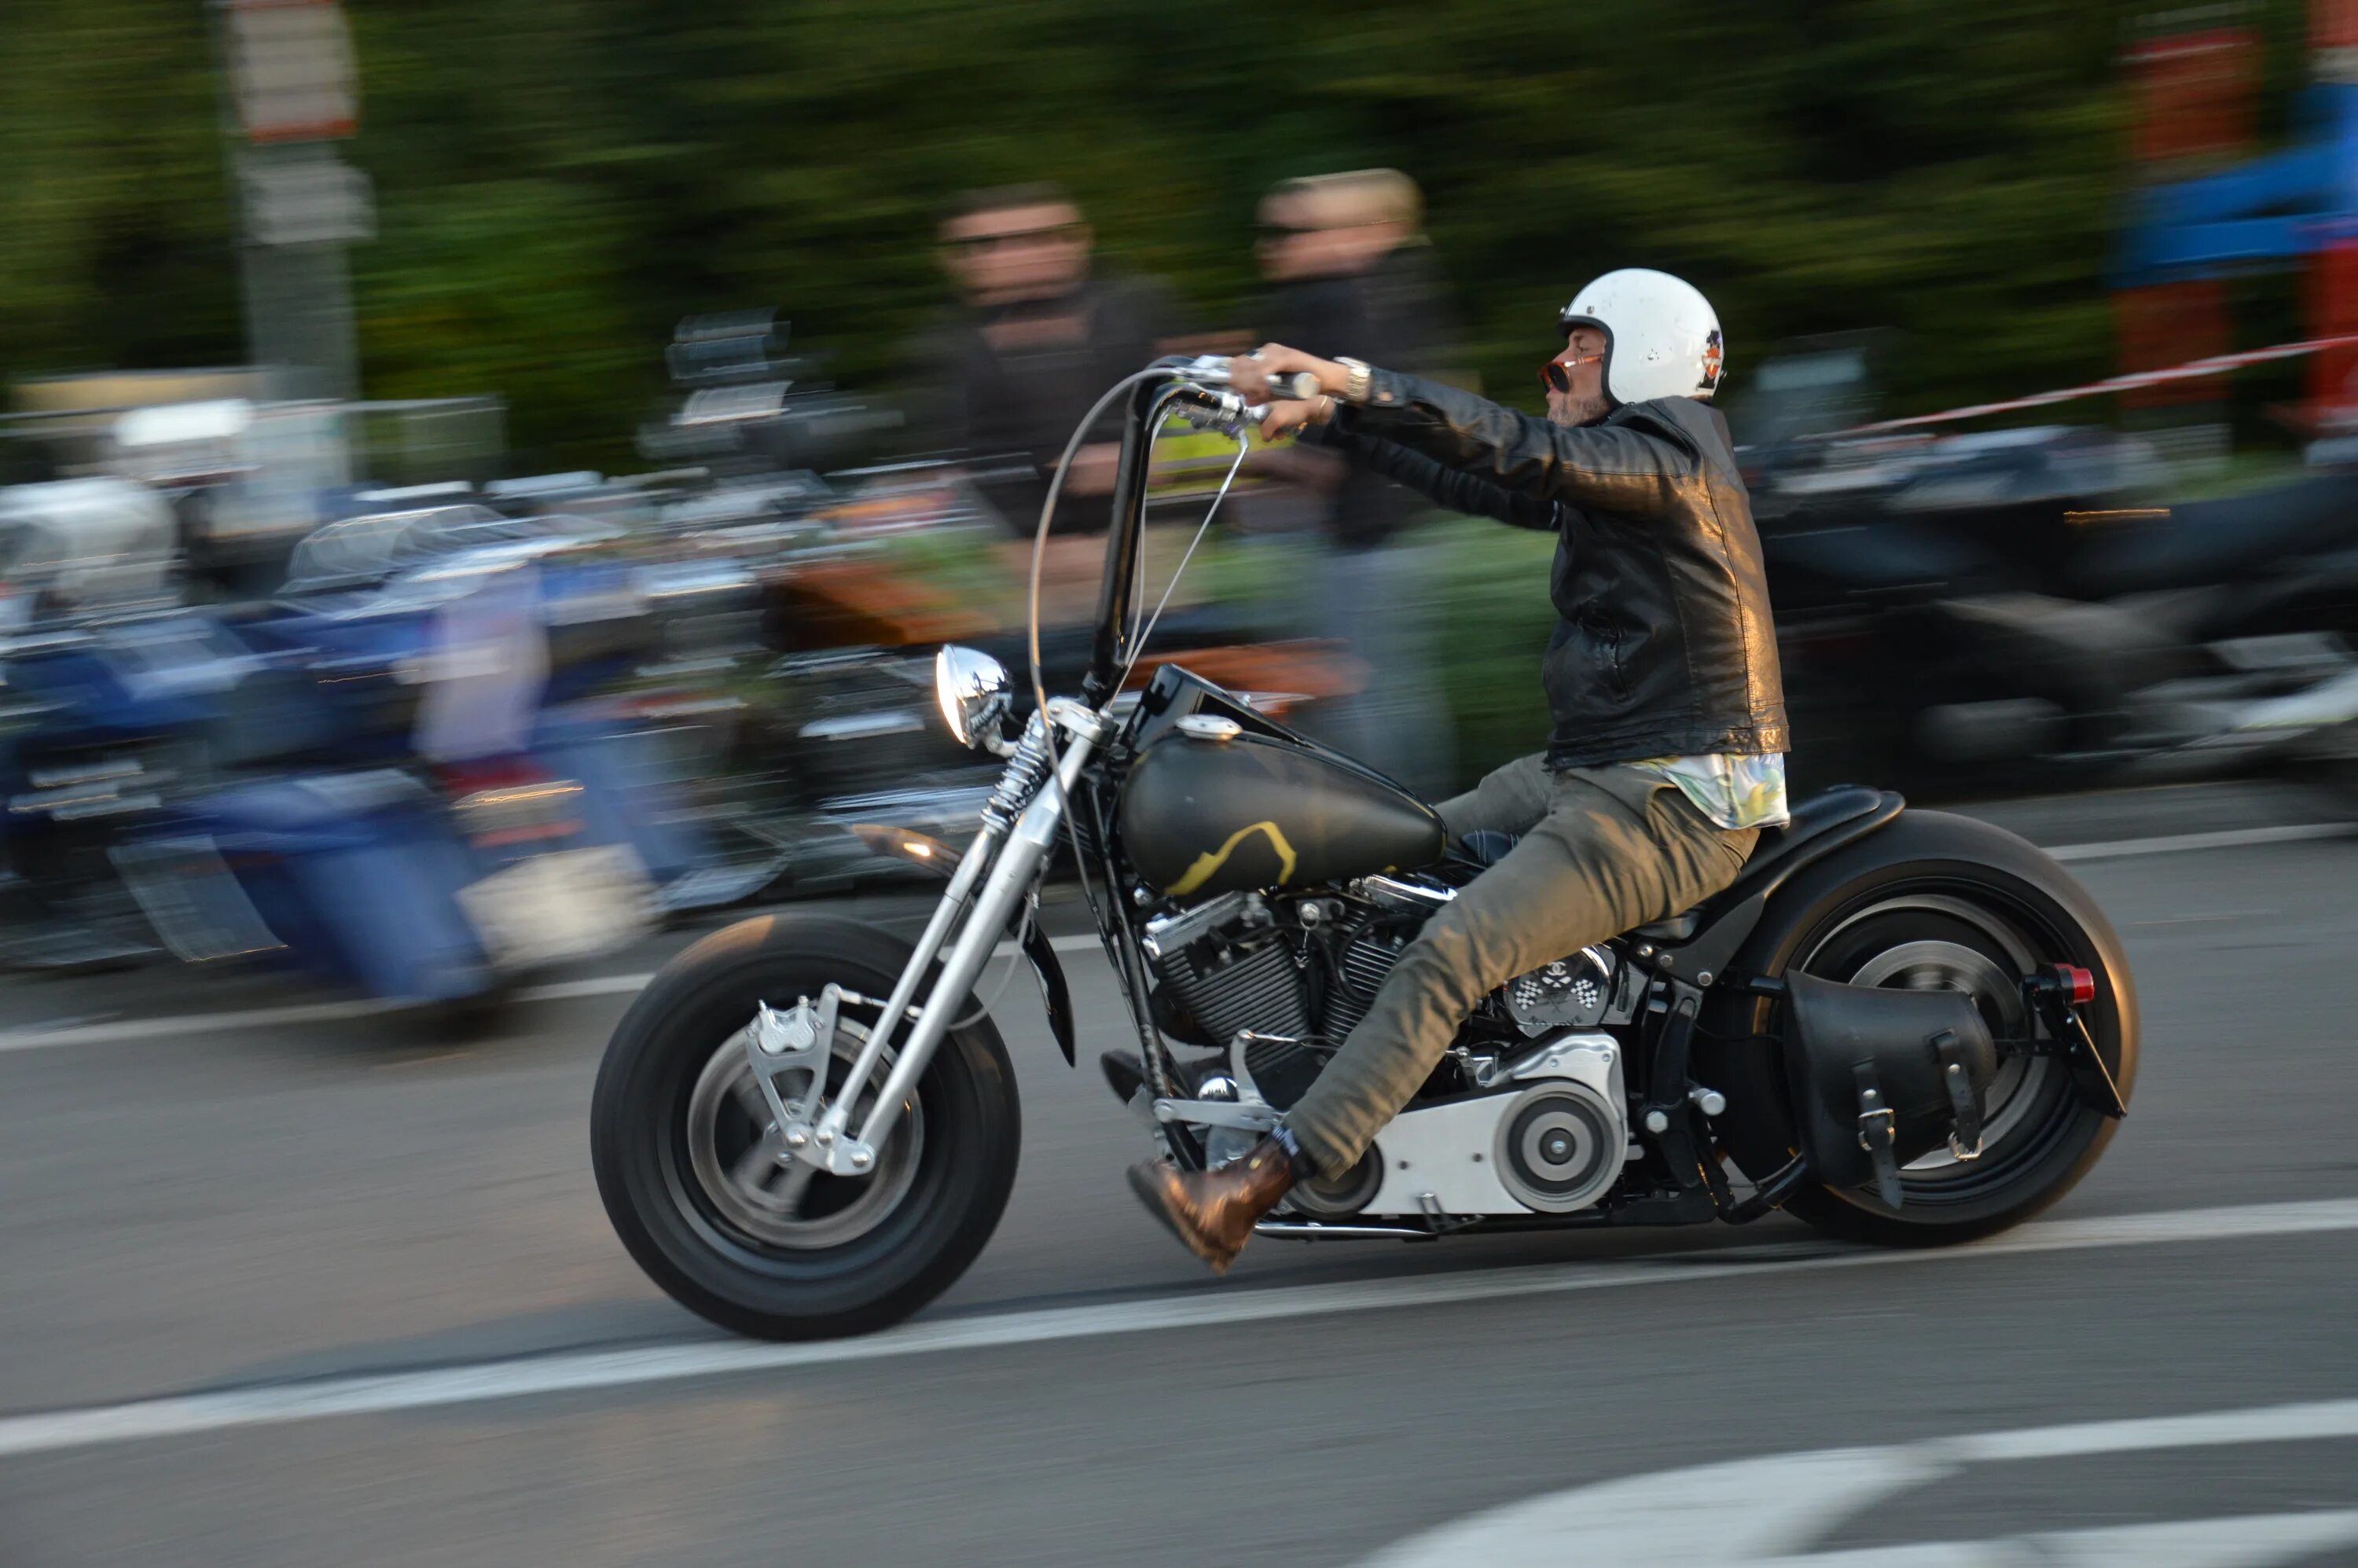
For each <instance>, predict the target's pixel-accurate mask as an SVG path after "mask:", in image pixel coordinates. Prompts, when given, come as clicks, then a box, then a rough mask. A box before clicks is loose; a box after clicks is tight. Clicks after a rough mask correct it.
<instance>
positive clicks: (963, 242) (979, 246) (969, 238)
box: [950, 223, 1081, 253]
mask: <svg viewBox="0 0 2358 1568" xmlns="http://www.w3.org/2000/svg"><path fill="white" fill-rule="evenodd" d="M1080 230H1081V225H1080V224H1078V223H1055V224H1051V225H1050V226H1048V227H1047V228H1044V229H1015V230H1011V231H1010V232H1007V233H1003V234H965V235H961V236H959V237H958V238H957V239H955V240H952V241H951V242H950V243H951V244H953V245H955V246H956V247H957V249H959V250H961V251H966V252H968V253H975V252H981V251H995V250H999V249H1001V248H1003V247H1005V246H1009V245H1034V244H1039V243H1043V242H1045V241H1056V240H1069V239H1071V238H1072V237H1073V236H1074V235H1075V234H1077V233H1078V232H1080Z"/></svg>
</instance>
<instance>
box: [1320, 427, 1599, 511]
mask: <svg viewBox="0 0 2358 1568" xmlns="http://www.w3.org/2000/svg"><path fill="white" fill-rule="evenodd" d="M1300 438H1301V440H1302V441H1303V444H1304V445H1306V446H1314V447H1323V448H1325V449H1326V450H1328V451H1330V452H1335V453H1337V454H1339V455H1340V456H1342V457H1345V458H1347V459H1348V460H1351V461H1352V462H1354V463H1357V465H1359V466H1360V467H1361V468H1364V469H1367V470H1368V471H1370V472H1372V473H1379V474H1381V475H1382V476H1383V477H1384V478H1386V479H1388V480H1390V481H1392V482H1393V483H1395V484H1401V485H1405V486H1407V487H1408V488H1409V489H1411V490H1412V491H1415V492H1417V493H1418V494H1420V495H1422V496H1425V497H1427V498H1428V499H1430V500H1432V501H1433V502H1435V503H1438V504H1440V505H1441V506H1444V507H1446V508H1447V509H1448V510H1450V511H1452V512H1462V513H1464V514H1466V515H1467V516H1469V517H1495V518H1497V519H1498V521H1499V522H1501V523H1509V524H1513V525H1514V526H1516V527H1518V528H1537V529H1541V530H1552V529H1553V528H1554V527H1555V525H1556V523H1555V507H1554V506H1553V504H1552V503H1548V502H1545V501H1539V500H1535V499H1533V498H1532V497H1531V496H1528V495H1518V494H1516V493H1515V492H1513V491H1510V490H1505V489H1502V488H1500V487H1499V486H1498V485H1496V484H1493V483H1491V482H1490V481H1488V480H1487V479H1483V478H1480V477H1479V476H1477V475H1475V474H1470V473H1466V472H1463V471H1462V470H1457V469H1453V468H1448V467H1445V466H1444V465H1443V464H1441V463H1438V462H1435V461H1434V460H1433V459H1431V458H1428V457H1426V456H1425V455H1424V454H1423V453H1422V452H1417V451H1412V450H1411V449H1408V448H1407V447H1403V446H1401V445H1400V444H1399V443H1398V442H1396V441H1388V440H1385V439H1384V438H1381V437H1380V436H1372V435H1357V434H1353V433H1352V432H1350V431H1347V430H1344V429H1341V428H1338V427H1336V425H1334V424H1325V425H1308V426H1304V427H1303V428H1302V430H1301V432H1300Z"/></svg>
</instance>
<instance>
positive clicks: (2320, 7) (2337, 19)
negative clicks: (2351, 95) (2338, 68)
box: [2309, 0, 2358, 81]
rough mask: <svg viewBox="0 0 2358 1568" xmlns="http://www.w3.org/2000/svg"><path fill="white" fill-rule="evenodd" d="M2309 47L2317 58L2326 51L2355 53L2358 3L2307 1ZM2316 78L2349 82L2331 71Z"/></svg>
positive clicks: (2357, 1)
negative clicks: (2317, 55)
mask: <svg viewBox="0 0 2358 1568" xmlns="http://www.w3.org/2000/svg"><path fill="white" fill-rule="evenodd" d="M2309 49H2311V50H2313V51H2314V52H2316V53H2318V54H2320V55H2322V54H2324V53H2325V52H2326V51H2328V50H2329V49H2358V0H2309ZM2319 63H2320V65H2324V64H2326V63H2327V62H2325V61H2322V60H2320V62H2319ZM2320 75H2323V76H2325V77H2326V79H2327V80H2328V81H2348V80H2349V78H2348V77H2340V76H2334V75H2333V74H2331V71H2320Z"/></svg>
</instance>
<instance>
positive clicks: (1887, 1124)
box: [1851, 1062, 1904, 1208]
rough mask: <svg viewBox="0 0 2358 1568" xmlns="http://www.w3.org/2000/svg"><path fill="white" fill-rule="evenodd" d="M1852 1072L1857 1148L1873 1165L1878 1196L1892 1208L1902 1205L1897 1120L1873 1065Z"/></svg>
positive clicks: (1863, 1064)
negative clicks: (1855, 1090)
mask: <svg viewBox="0 0 2358 1568" xmlns="http://www.w3.org/2000/svg"><path fill="white" fill-rule="evenodd" d="M1851 1072H1852V1075H1853V1076H1854V1077H1855V1079H1856V1081H1857V1083H1858V1146H1859V1147H1860V1148H1861V1149H1864V1150H1866V1157H1867V1158H1868V1159H1869V1160H1871V1161H1873V1162H1874V1164H1875V1187H1876V1193H1877V1196H1879V1197H1881V1198H1882V1199H1883V1201H1884V1202H1885V1203H1887V1204H1889V1205H1890V1206H1892V1207H1893V1208H1898V1206H1900V1204H1901V1202H1902V1201H1904V1200H1903V1197H1902V1195H1901V1193H1900V1191H1899V1162H1898V1160H1897V1159H1895V1158H1894V1157H1893V1156H1892V1150H1893V1149H1895V1148H1897V1147H1898V1143H1899V1118H1898V1113H1897V1112H1895V1111H1894V1110H1893V1109H1892V1108H1891V1107H1890V1105H1889V1104H1887V1102H1886V1101H1885V1099H1884V1098H1883V1087H1882V1085H1881V1084H1880V1083H1878V1082H1877V1078H1876V1074H1875V1064H1874V1063H1872V1062H1855V1063H1853V1064H1852V1065H1851Z"/></svg>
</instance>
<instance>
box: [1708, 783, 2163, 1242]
mask: <svg viewBox="0 0 2358 1568" xmlns="http://www.w3.org/2000/svg"><path fill="white" fill-rule="evenodd" d="M1977 924H1984V925H1985V929H1986V930H1990V931H1997V932H2002V933H2004V934H2005V935H2003V936H2001V937H2000V938H1998V939H1996V940H1993V941H1991V942H1989V943H1987V944H1985V946H1986V947H1987V948H1988V949H1989V950H1990V951H1991V954H1992V956H1993V957H1996V958H1998V961H1999V967H2000V968H2010V967H2012V965H2011V964H2010V963H2009V962H2008V961H2007V960H2006V958H2005V957H2004V956H2003V949H2004V948H2005V947H2007V946H2016V947H2019V948H2022V949H2027V950H2028V956H2029V957H2030V958H2031V960H2032V961H2033V962H2034V963H2039V964H2044V963H2054V962H2068V963H2072V964H2077V965H2079V966H2080V967H2082V968H2086V969H2090V970H2093V972H2094V974H2095V976H2096V1000H2095V1001H2094V1002H2093V1004H2092V1005H2091V1006H2088V1007H2085V1008H2082V1010H2081V1014H2082V1018H2083V1019H2085V1020H2086V1022H2087V1023H2088V1025H2089V1029H2090V1032H2091V1033H2092V1034H2093V1037H2094V1039H2095V1041H2096V1044H2097V1049H2098V1051H2099V1053H2100V1054H2102V1055H2103V1056H2104V1061H2105V1064H2106V1065H2107V1066H2109V1067H2110V1068H2111V1070H2112V1074H2113V1079H2114V1082H2115V1084H2117V1085H2118V1086H2119V1088H2120V1092H2121V1097H2122V1098H2123V1100H2126V1099H2127V1098H2129V1095H2130V1092H2131V1090H2132V1089H2133V1088H2134V1087H2135V1084H2136V1066H2137V1034H2138V1025H2137V1006H2136V986H2135V983H2134V981H2133V980H2132V979H2131V978H2130V975H2129V968H2128V963H2127V959H2126V957H2125V955H2124V953H2123V951H2122V948H2121V943H2120V938H2119V936H2118V935H2116V934H2115V932H2114V930H2113V927H2112V924H2111V923H2110V922H2109V921H2107V920H2106V919H2105V918H2104V912H2103V911H2102V910H2101V909H2099V908H2098V907H2097V906H2096V903H2095V901H2094V899H2093V898H2092V897H2091V896H2090V895H2089V893H2088V892H2087V890H2086V889H2085V888H2083V887H2082V886H2081V885H2080V884H2079V883H2078V882H2077V881H2074V880H2073V879H2072V878H2071V875H2070V873H2069V872H2067V871H2064V870H2063V868H2062V867H2061V865H2059V864H2058V863H2056V862H2055V861H2054V860H2051V859H2050V858H2049V857H2048V856H2046V855H2045V854H2043V853H2041V852H2040V851H2039V849H2036V848H2035V847H2033V846H2032V845H2030V844H2028V843H2027V842H2025V841H2024V840H2023V839H2021V838H2017V837H2016V836H2015V835H2013V834H2011V833H2007V832H2006V831H2004V830H2002V829H2000V828H1996V827H1991V826H1989V825H1988V824H1986V823H1983V822H1977V821H1974V820H1973V819H1971V818H1968V817H1962V816H1951V815H1949V814H1947V813H1945V812H1937V811H1910V812H1907V813H1905V814H1903V815H1902V816H1900V817H1899V818H1898V820H1896V821H1895V822H1893V823H1892V824H1891V825H1890V826H1889V827H1886V828H1883V829H1882V830H1880V831H1878V832H1876V833H1872V834H1870V835H1868V836H1867V837H1866V838H1863V839H1861V840H1859V841H1858V842H1857V843H1855V844H1853V845H1851V846H1849V847H1847V848H1845V849H1842V850H1839V851H1837V852H1836V853H1834V854H1833V855H1832V856H1830V857H1829V858H1828V859H1826V860H1823V861H1821V862H1819V863H1818V864H1816V865H1813V866H1810V867H1807V868H1805V869H1803V870H1802V871H1799V872H1797V873H1796V874H1795V875H1794V878H1793V880H1792V881H1790V882H1789V883H1788V884H1786V886H1785V887H1784V888H1783V889H1781V890H1779V892H1778V893H1777V895H1776V896H1775V897H1774V898H1773V899H1772V900H1771V901H1770V903H1769V905H1768V911H1767V913H1766V914H1765V915H1764V917H1763V919H1762V921H1761V925H1760V928H1759V929H1758V931H1756V932H1755V933H1754V934H1753V935H1752V937H1751V939H1750V940H1749V941H1748V942H1747V945H1746V946H1745V948H1744V950H1743V951H1742V952H1741V953H1740V954H1739V955H1738V957H1737V958H1736V963H1735V964H1734V965H1733V966H1731V968H1732V970H1733V971H1734V972H1735V973H1737V974H1761V975H1780V974H1784V973H1786V972H1787V971H1788V970H1789V969H1790V968H1795V967H1800V968H1803V969H1805V970H1806V971H1808V972H1811V973H1819V974H1823V975H1824V977H1825V978H1827V979H1842V980H1848V979H1851V974H1852V973H1857V972H1865V970H1864V968H1862V966H1866V965H1872V964H1873V963H1874V962H1875V961H1876V957H1877V954H1876V953H1875V952H1874V951H1873V949H1875V948H1877V946H1878V945H1880V946H1881V947H1882V949H1883V951H1884V952H1886V953H1888V952H1890V951H1893V950H1895V949H1896V948H1897V947H1898V946H1899V945H1901V944H1909V943H1914V944H1923V945H1940V946H1948V947H1951V948H1958V947H1964V948H1970V947H1972V946H1974V935H1973V933H1974V927H1975V925H1977ZM1844 969H1848V970H1850V971H1851V973H1845V972H1841V971H1843V970H1844ZM1829 970H1832V971H1834V972H1828V971H1829ZM1773 1008H1774V1004H1772V1003H1769V1002H1766V1001H1758V1000H1750V999H1745V998H1741V997H1734V996H1723V997H1721V998H1719V999H1717V1000H1714V1005H1713V1009H1712V1013H1711V1016H1710V1019H1709V1022H1710V1025H1711V1028H1712V1030H1713V1033H1714V1035H1716V1036H1717V1038H1716V1039H1715V1040H1714V1041H1712V1042H1709V1043H1707V1044H1704V1046H1703V1047H1702V1048H1701V1049H1700V1050H1699V1051H1698V1053H1697V1057H1696V1060H1697V1064H1698V1066H1699V1068H1700V1069H1701V1071H1702V1072H1703V1073H1704V1074H1706V1075H1708V1076H1704V1078H1703V1080H1702V1081H1704V1082H1705V1083H1710V1084H1712V1085H1714V1087H1719V1088H1720V1089H1721V1090H1722V1092H1724V1093H1725V1095H1726V1096H1727V1098H1728V1101H1729V1107H1730V1114H1728V1115H1726V1116H1724V1117H1722V1118H1720V1119H1718V1123H1717V1125H1718V1129H1719V1130H1720V1135H1721V1141H1722V1147H1723V1149H1724V1151H1725V1152H1727V1153H1728V1154H1730V1155H1731V1156H1733V1157H1734V1159H1735V1161H1736V1164H1737V1166H1738V1167H1739V1168H1740V1169H1742V1171H1743V1172H1744V1173H1745V1174H1746V1175H1747V1176H1749V1177H1750V1178H1752V1179H1753V1180H1755V1181H1758V1180H1760V1179H1762V1178H1763V1177H1765V1176H1767V1175H1768V1173H1770V1172H1772V1171H1774V1170H1776V1169H1777V1168H1778V1167H1779V1166H1780V1165H1782V1164H1784V1163H1785V1162H1787V1161H1788V1160H1790V1158H1791V1157H1792V1155H1793V1154H1794V1153H1795V1152H1796V1151H1797V1150H1798V1147H1799V1144H1798V1141H1797V1139H1796V1136H1795V1132H1794V1125H1795V1123H1794V1118H1793V1114H1792V1108H1791V1103H1790V1098H1789V1097H1788V1092H1787V1088H1786V1083H1785V1075H1784V1072H1783V1066H1782V1063H1781V1061H1780V1060H1779V1054H1778V1052H1777V1051H1776V1050H1775V1049H1774V1047H1772V1046H1768V1045H1766V1044H1761V1043H1759V1037H1760V1036H1761V1035H1762V1034H1765V1033H1769V1032H1770V1031H1771V1030H1772V1028H1773V1026H1774V1022H1775V1020H1774V1016H1773ZM1747 1039H1748V1040H1749V1042H1751V1043H1748V1044H1747V1043H1743V1042H1746V1041H1747ZM2033 1060H2034V1061H2039V1060H2045V1061H2051V1062H2052V1063H2053V1066H2052V1067H2051V1068H2050V1069H2048V1072H2049V1073H2050V1075H2051V1076H2050V1077H2049V1078H2048V1079H2047V1080H2045V1083H2044V1087H2043V1088H2042V1090H2041V1092H2040V1094H2039V1095H2038V1096H2034V1097H2033V1098H2032V1099H2030V1100H2028V1101H2027V1102H2026V1104H2025V1106H2024V1108H2023V1109H2022V1110H2021V1111H2020V1112H2019V1113H2018V1114H2017V1117H2016V1118H2015V1124H2014V1125H2013V1126H2012V1127H2010V1128H2009V1129H2008V1130H2006V1133H2005V1135H2004V1136H2003V1137H2002V1138H2001V1137H1993V1138H1992V1139H1991V1140H1989V1141H1988V1146H1987V1150H1986V1152H1985V1154H1984V1155H1983V1157H1982V1159H1980V1160H1978V1161H1974V1162H1972V1163H1971V1164H1957V1165H1955V1166H1954V1167H1953V1168H1952V1170H1950V1171H1949V1172H1948V1173H1946V1174H1944V1175H1943V1174H1939V1173H1918V1172H1917V1171H1916V1169H1915V1167H1910V1168H1909V1171H1908V1172H1905V1173H1902V1185H1903V1189H1904V1191H1905V1194H1906V1196H1907V1200H1908V1201H1906V1202H1905V1203H1903V1204H1902V1205H1901V1206H1899V1207H1898V1208H1897V1209H1894V1208H1891V1207H1888V1206H1886V1205H1885V1204H1884V1203H1883V1202H1882V1201H1881V1200H1880V1199H1879V1198H1877V1196H1876V1195H1874V1194H1873V1193H1872V1192H1867V1191H1852V1190H1850V1189H1846V1188H1835V1187H1826V1186H1816V1187H1809V1188H1805V1189H1803V1190H1802V1191H1801V1192H1800V1193H1797V1194H1796V1195H1794V1196H1793V1197H1792V1198H1791V1199H1790V1200H1789V1201H1788V1202H1787V1203H1786V1205H1785V1210H1786V1212H1787V1213H1789V1214H1790V1215H1792V1216H1794V1217H1796V1218H1799V1219H1801V1220H1804V1221H1806V1222H1807V1223H1808V1224H1810V1225H1812V1226H1813V1227H1816V1228H1817V1229H1819V1230H1821V1231H1823V1232H1825V1233H1827V1234H1828V1235H1831V1236H1835V1237H1839V1238H1842V1239H1844V1240H1847V1241H1857V1242H1865V1243H1868V1244H1871V1245H1875V1246H1880V1247H1942V1246H1951V1245H1954V1244H1956V1243H1959V1242H1964V1241H1972V1240H1975V1239H1977V1238H1982V1237H1985V1236H1989V1235H1993V1234H1995V1233H1996V1232H1998V1231H2001V1230H2005V1229H2007V1228H2009V1227H2013V1226H2017V1225H2019V1224H2021V1223H2022V1222H2023V1221H2024V1220H2026V1219H2028V1218H2029V1217H2031V1216H2033V1215H2035V1214H2037V1213H2038V1212H2039V1211H2040V1210H2041V1209H2043V1208H2046V1207H2047V1206H2049V1205H2050V1204H2052V1203H2054V1202H2056V1201H2057V1200H2058V1199H2060V1198H2061V1197H2062V1196H2063V1195H2064V1194H2066V1193H2068V1192H2070V1191H2071V1188H2072V1187H2073V1186H2075V1185H2076V1184H2078V1183H2079V1181H2080V1180H2081V1178H2082V1177H2083V1176H2085V1175H2086V1174H2087V1173H2088V1172H2089V1171H2090V1170H2091V1169H2092V1168H2093V1166H2094V1165H2095V1163H2096V1162H2097V1160H2098V1159H2100V1158H2101V1157H2102V1156H2103V1154H2104V1150H2105V1148H2106V1146H2107V1145H2109V1144H2110V1143H2111V1141H2112V1139H2113V1135H2114V1133H2115V1131H2116V1130H2118V1127H2119V1123H2117V1122H2115V1120H2113V1119H2110V1118H2109V1117H2106V1116H2104V1114H2103V1113H2101V1112H2099V1111H2097V1110H2094V1109H2093V1108H2090V1107H2088V1106H2087V1105H2085V1104H2083V1103H2082V1102H2081V1100H2080V1099H2079V1098H2077V1097H2076V1096H2075V1095H2073V1094H2072V1093H2071V1090H2070V1087H2069V1082H2068V1075H2066V1074H2064V1072H2063V1071H2062V1064H2061V1061H2060V1060H2056V1059H2053V1058H2034V1059H2033ZM2059 1090H2060V1093H2059V1092H2057V1091H2059ZM1994 1109H1995V1108H1994Z"/></svg>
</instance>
